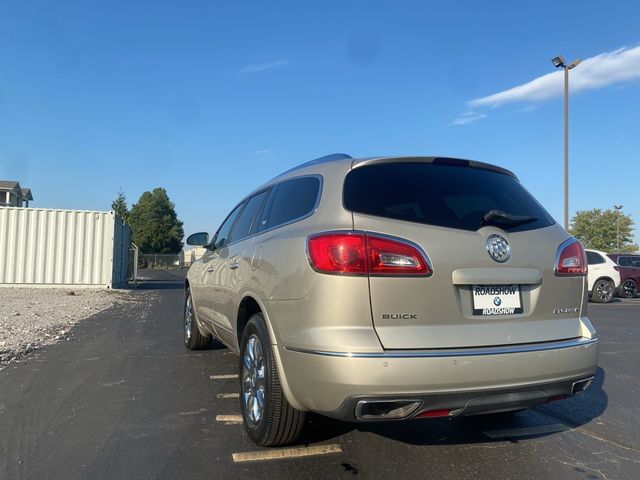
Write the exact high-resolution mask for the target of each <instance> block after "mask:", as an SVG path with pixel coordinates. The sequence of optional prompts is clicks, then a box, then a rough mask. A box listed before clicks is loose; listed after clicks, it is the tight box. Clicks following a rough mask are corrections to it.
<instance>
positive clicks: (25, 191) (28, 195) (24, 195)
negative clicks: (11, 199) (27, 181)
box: [22, 188, 33, 200]
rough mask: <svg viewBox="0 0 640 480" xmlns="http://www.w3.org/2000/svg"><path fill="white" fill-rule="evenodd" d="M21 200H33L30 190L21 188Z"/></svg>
mask: <svg viewBox="0 0 640 480" xmlns="http://www.w3.org/2000/svg"><path fill="white" fill-rule="evenodd" d="M22 199H23V200H33V195H32V194H31V189H30V188H23V189H22Z"/></svg>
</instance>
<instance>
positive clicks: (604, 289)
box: [596, 281, 613, 303]
mask: <svg viewBox="0 0 640 480" xmlns="http://www.w3.org/2000/svg"><path fill="white" fill-rule="evenodd" d="M596 295H597V296H598V299H599V300H601V301H602V302H603V303H608V302H609V301H610V300H611V298H612V297H613V287H612V286H611V283H610V282H607V281H602V282H598V285H597V286H596Z"/></svg>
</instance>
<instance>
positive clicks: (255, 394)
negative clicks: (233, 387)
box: [242, 334, 266, 426]
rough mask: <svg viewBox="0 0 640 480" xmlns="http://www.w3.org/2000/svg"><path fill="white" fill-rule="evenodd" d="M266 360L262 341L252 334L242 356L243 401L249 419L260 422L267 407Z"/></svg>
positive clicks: (255, 423) (252, 421) (254, 423)
mask: <svg viewBox="0 0 640 480" xmlns="http://www.w3.org/2000/svg"><path fill="white" fill-rule="evenodd" d="M265 383H266V378H265V361H264V351H263V348H262V343H261V342H260V339H259V338H258V336H257V335H255V334H252V335H251V336H250V337H249V338H248V340H247V344H246V347H245V350H244V355H243V357H242V401H243V404H244V411H245V413H246V415H247V418H248V419H249V421H250V422H251V423H252V424H253V425H254V426H255V425H257V424H258V423H260V420H262V417H263V415H264V407H265Z"/></svg>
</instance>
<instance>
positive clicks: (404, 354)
mask: <svg viewBox="0 0 640 480" xmlns="http://www.w3.org/2000/svg"><path fill="white" fill-rule="evenodd" d="M594 343H598V339H597V338H582V337H581V338H574V339H571V340H563V341H561V342H546V343H528V344H520V345H505V346H501V347H486V348H457V349H444V348H443V349H433V350H397V351H393V350H391V351H386V352H372V353H366V352H329V351H324V350H310V349H305V348H297V347H286V346H285V347H284V348H285V350H288V351H290V352H297V353H307V354H312V355H323V356H327V357H342V358H437V357H472V356H480V355H504V354H508V353H527V352H542V351H544V350H558V349H561V348H572V347H582V346H586V345H591V344H594Z"/></svg>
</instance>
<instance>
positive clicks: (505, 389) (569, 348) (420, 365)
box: [278, 338, 598, 421]
mask: <svg viewBox="0 0 640 480" xmlns="http://www.w3.org/2000/svg"><path fill="white" fill-rule="evenodd" d="M278 354H279V357H280V362H281V365H282V372H281V373H282V374H283V377H284V378H283V380H284V382H285V383H286V385H287V394H288V396H289V397H291V398H289V401H290V402H291V403H292V404H293V405H294V406H296V407H297V408H301V409H304V410H311V411H315V412H318V413H321V414H324V415H327V416H331V417H334V418H338V419H341V420H347V421H358V420H362V418H357V417H356V414H355V412H356V406H357V405H358V403H359V402H362V401H365V402H368V401H389V400H393V399H402V400H415V401H417V402H420V405H419V407H418V408H416V409H415V410H414V411H412V412H411V414H410V415H407V417H406V418H411V417H413V416H415V415H418V414H420V413H421V412H424V411H431V410H438V409H450V410H453V411H454V414H455V415H458V414H462V415H468V414H479V413H490V412H497V411H507V410H515V409H520V408H527V407H530V406H533V405H536V404H539V403H544V402H546V401H548V400H549V399H550V398H552V397H562V396H570V395H571V394H572V393H573V392H572V388H573V384H574V383H575V382H577V381H580V380H583V379H587V378H590V377H592V376H593V375H594V373H595V370H596V367H597V360H598V342H597V339H589V338H578V339H572V340H567V341H563V342H549V343H544V344H530V345H518V346H510V347H498V348H483V349H459V350H429V351H392V352H389V351H387V352H384V353H370V354H367V353H354V354H349V353H341V352H317V351H302V350H297V349H294V348H292V347H283V346H280V345H279V346H278Z"/></svg>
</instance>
